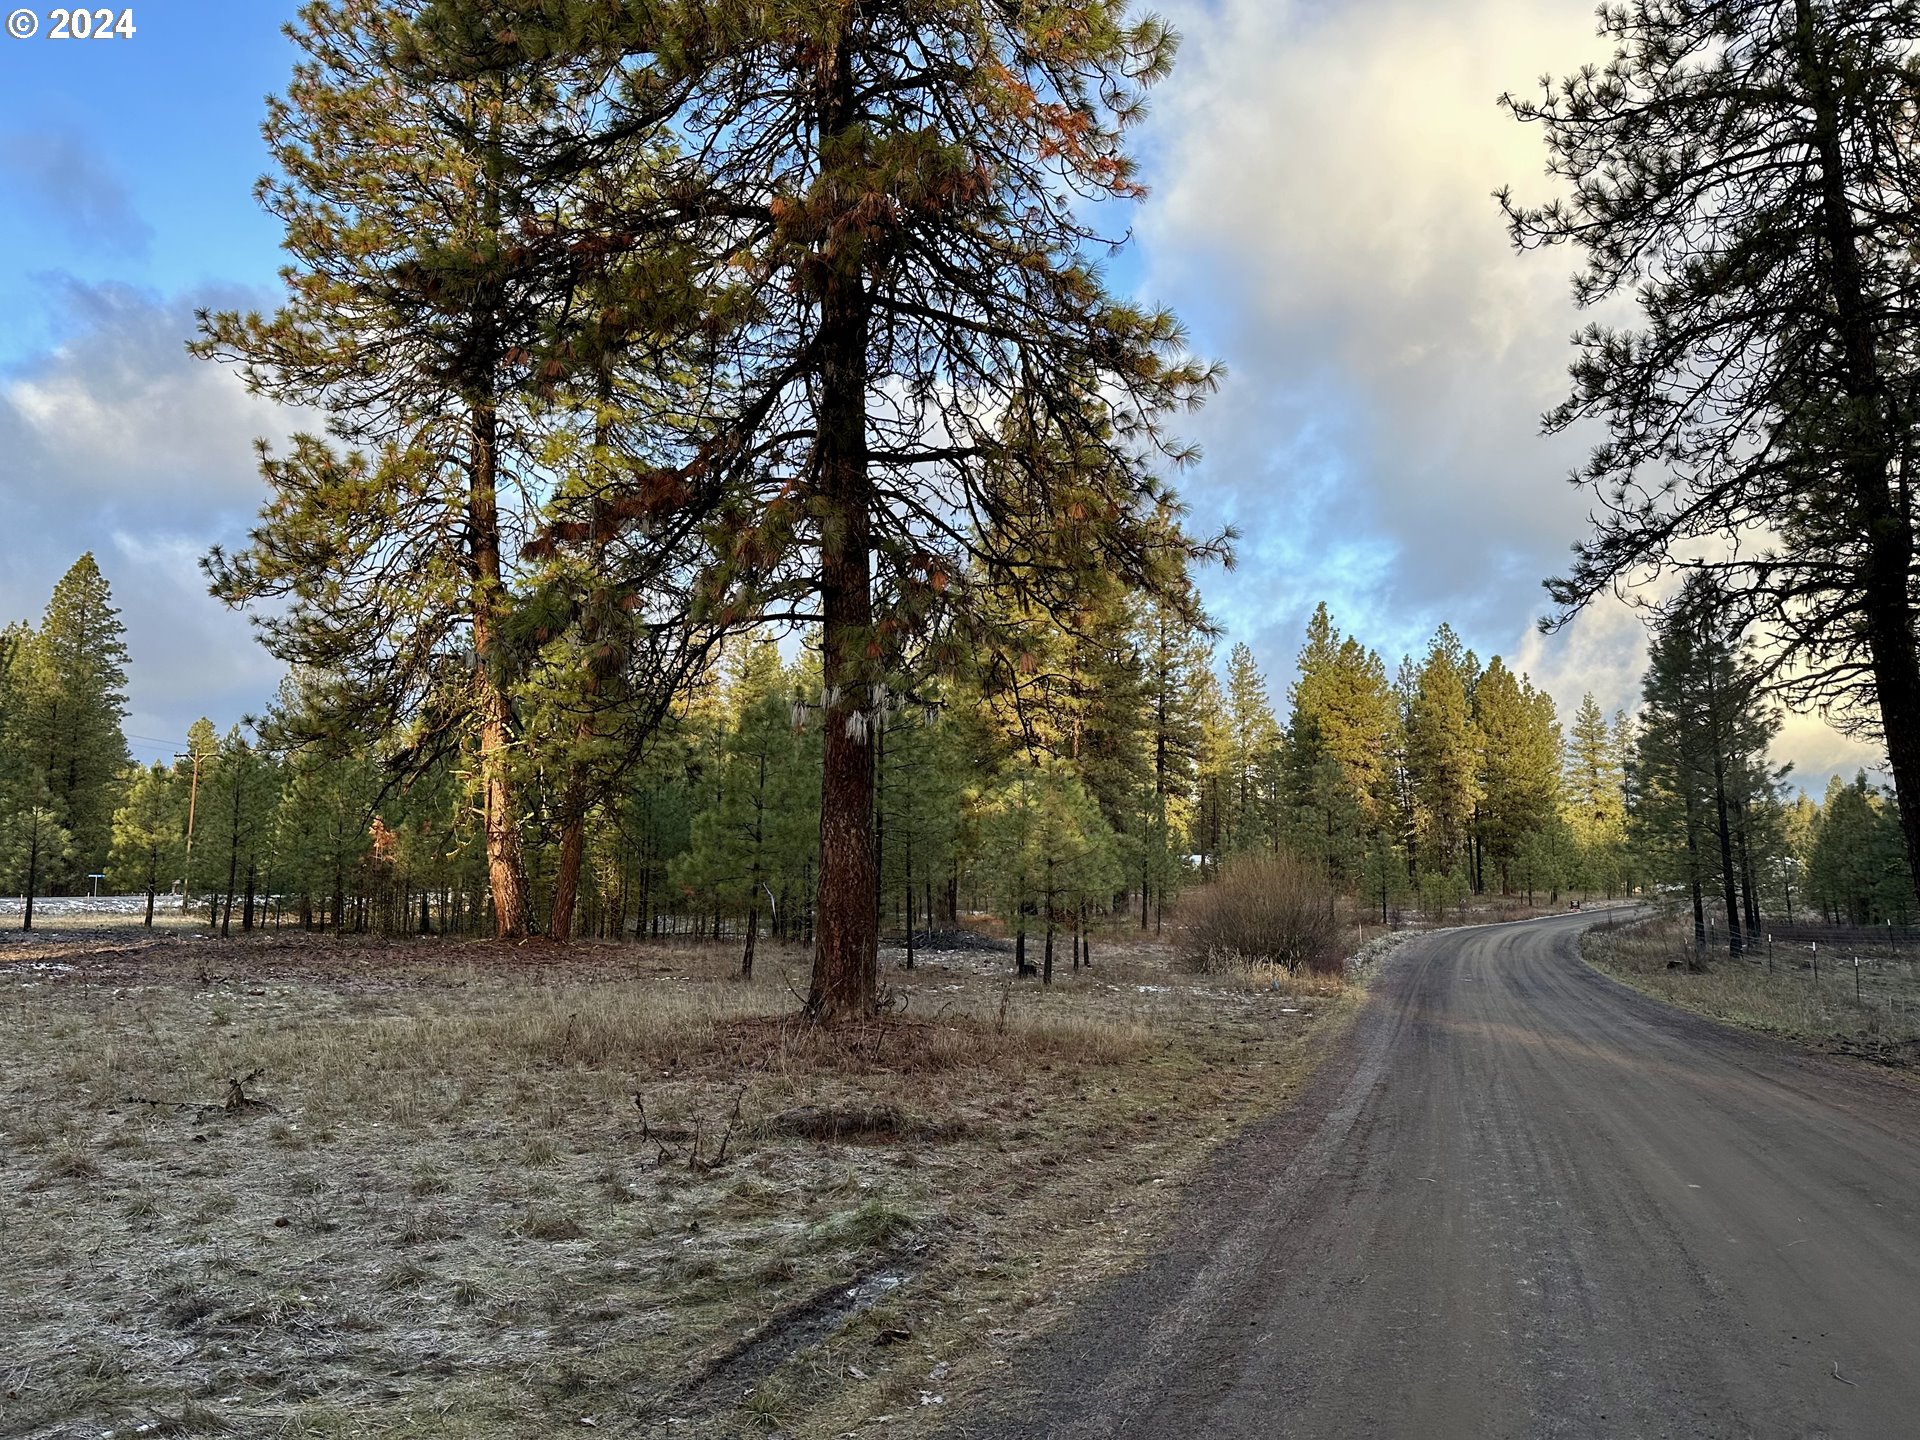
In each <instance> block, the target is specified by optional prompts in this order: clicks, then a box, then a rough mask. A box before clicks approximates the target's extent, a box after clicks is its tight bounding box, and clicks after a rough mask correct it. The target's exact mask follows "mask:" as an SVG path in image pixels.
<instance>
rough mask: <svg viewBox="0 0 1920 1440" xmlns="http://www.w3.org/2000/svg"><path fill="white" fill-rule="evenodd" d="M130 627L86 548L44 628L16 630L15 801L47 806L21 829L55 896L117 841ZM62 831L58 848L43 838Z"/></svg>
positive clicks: (41, 879) (11, 723)
mask: <svg viewBox="0 0 1920 1440" xmlns="http://www.w3.org/2000/svg"><path fill="white" fill-rule="evenodd" d="M124 637H125V632H124V630H123V629H122V627H121V624H120V612H119V611H118V610H116V609H114V607H113V596H112V593H111V591H110V590H109V588H108V586H107V581H106V577H105V576H103V575H102V574H101V573H100V567H99V566H98V565H96V564H95V563H94V559H93V556H92V555H91V554H87V555H82V556H81V557H80V558H79V559H78V560H76V561H75V562H74V563H73V566H72V567H71V568H70V569H69V570H68V571H67V573H66V574H65V575H63V576H62V577H61V578H60V581H59V583H58V584H57V585H55V586H54V588H53V595H52V597H51V598H50V599H49V600H48V602H47V608H46V613H45V614H44V615H43V616H42V618H41V622H40V626H39V628H38V629H37V630H32V631H16V632H15V634H14V641H13V643H14V647H15V654H14V658H13V663H12V664H11V665H10V666H9V667H8V674H9V677H10V679H9V682H8V690H9V694H8V697H7V708H8V715H7V737H6V739H5V742H4V748H5V750H6V751H7V752H8V754H9V755H10V757H11V759H10V761H9V763H8V766H7V768H10V769H11V770H12V771H13V778H12V784H13V787H14V790H15V795H16V805H17V806H18V808H19V809H20V810H22V811H23V812H25V813H27V814H29V815H31V814H34V813H37V812H38V811H39V810H42V809H44V810H45V811H46V812H47V820H48V824H47V825H29V826H28V827H27V829H26V831H24V832H22V833H23V834H24V835H25V837H26V839H25V843H26V844H27V846H28V849H29V850H30V851H32V852H33V858H32V860H31V863H29V864H28V865H27V867H26V872H28V873H30V875H31V879H32V884H33V885H34V886H37V887H39V888H41V889H44V890H46V891H48V892H49V893H52V894H75V893H80V892H82V891H84V890H85V888H86V877H87V876H88V874H90V873H93V872H96V871H99V870H101V869H102V868H104V866H105V864H106V861H107V856H108V853H109V851H110V850H111V849H112V845H113V815H114V811H115V810H116V809H118V808H119V804H120V797H121V795H122V793H123V791H124V788H125V784H126V777H127V772H128V769H129V760H128V755H127V745H126V740H125V739H124V738H123V737H122V735H121V733H120V722H121V720H122V719H123V718H124V717H125V715H126V711H127V701H126V684H127V678H126V666H127V647H126V640H125V638H124ZM56 834H57V835H58V836H59V837H60V839H59V843H58V844H57V845H55V846H53V847H51V848H49V847H48V846H46V845H45V844H39V843H35V842H34V837H35V836H36V835H37V836H39V837H40V839H41V840H44V839H45V838H46V837H48V836H52V835H56Z"/></svg>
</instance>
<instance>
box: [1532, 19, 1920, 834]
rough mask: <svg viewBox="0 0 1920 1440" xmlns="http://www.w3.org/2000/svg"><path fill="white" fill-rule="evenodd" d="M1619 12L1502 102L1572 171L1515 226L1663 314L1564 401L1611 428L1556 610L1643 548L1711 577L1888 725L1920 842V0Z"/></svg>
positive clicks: (1803, 662)
mask: <svg viewBox="0 0 1920 1440" xmlns="http://www.w3.org/2000/svg"><path fill="white" fill-rule="evenodd" d="M1600 23H1601V32H1602V33H1603V34H1604V35H1605V36H1606V37H1607V38H1608V39H1609V40H1611V41H1612V42H1613V44H1614V46H1615V53H1614V57H1613V59H1612V60H1611V61H1610V62H1609V63H1608V64H1606V65H1605V66H1604V67H1599V68H1589V69H1586V70H1583V71H1581V72H1580V73H1578V74H1576V75H1574V76H1572V77H1571V78H1569V79H1568V80H1566V81H1565V82H1563V83H1562V84H1561V85H1559V86H1558V87H1555V86H1554V85H1553V84H1552V83H1551V82H1548V83H1546V85H1545V87H1544V90H1543V94H1542V95H1541V97H1540V98H1539V99H1538V100H1533V101H1525V100H1516V99H1513V98H1512V97H1507V99H1506V101H1505V103H1506V105H1507V107H1508V108H1509V110H1510V111H1511V112H1512V113H1513V114H1514V115H1515V116H1516V117H1517V118H1518V119H1520V120H1522V121H1525V122H1528V123H1532V124H1537V125H1539V126H1540V127H1541V129H1542V130H1543V131H1544V133H1545V138H1546V141H1547V147H1548V152H1549V155H1550V157H1551V158H1550V169H1551V170H1552V171H1553V173H1554V174H1556V175H1557V176H1559V177H1560V178H1562V179H1563V180H1564V181H1566V182H1567V183H1568V185H1569V186H1570V188H1571V195H1570V197H1569V198H1568V199H1564V200H1556V201H1553V202H1551V203H1549V204H1548V205H1546V206H1544V207H1541V208H1537V209H1529V208H1526V207H1521V206H1516V205H1514V204H1513V203H1512V202H1511V200H1510V199H1509V198H1508V197H1507V196H1506V195H1505V194H1504V193H1503V194H1502V196H1501V200H1502V204H1503V205H1504V206H1505V207H1506V211H1507V215H1508V219H1509V221H1510V224H1511V230H1512V235H1513V238H1514V241H1515V243H1516V244H1518V245H1519V246H1521V247H1523V248H1529V247H1535V246H1542V245H1553V244H1571V245H1576V246H1578V247H1580V248H1581V249H1582V250H1583V251H1584V252H1585V262H1584V266H1583V268H1582V269H1581V271H1580V272H1579V274H1578V276H1577V278H1576V281H1575V294H1576V297H1577V298H1578V300H1579V302H1580V303H1581V304H1582V305H1583V306H1595V305H1600V304H1602V303H1605V302H1607V301H1609V300H1611V299H1614V298H1615V297H1622V296H1631V297H1632V298H1633V299H1634V300H1635V301H1636V302H1637V304H1638V306H1639V308H1640V311H1641V314H1642V317H1643V321H1644V323H1643V324H1642V325H1641V326H1640V327H1639V328H1638V329H1622V328H1615V327H1612V326H1607V325H1600V324H1595V325H1592V326H1590V327H1588V328H1587V329H1586V330H1585V331H1584V332H1583V333H1582V334H1581V335H1580V337H1579V339H1578V342H1577V343H1578V345H1579V350H1580V354H1579V358H1578V359H1577V360H1576V362H1575V364H1574V367H1573V394H1572V396H1571V397H1570V398H1569V399H1568V400H1567V402H1566V403H1565V404H1563V405H1562V406H1560V407H1559V408H1558V409H1557V410H1555V411H1554V412H1553V413H1552V414H1551V415H1550V416H1549V417H1548V419H1547V424H1548V427H1549V428H1550V429H1554V430H1564V429H1567V428H1569V427H1572V426H1574V425H1576V424H1579V423H1581V422H1583V421H1585V420H1587V419H1596V420H1599V421H1600V422H1602V423H1603V424H1604V425H1605V427H1606V432H1607V433H1606V439H1605V440H1604V441H1603V442H1602V443H1601V444H1600V445H1599V446H1598V447H1597V448H1596V449H1595V450H1594V452H1593V455H1592V458H1591V459H1590V461H1589V462H1588V464H1587V466H1586V467H1585V469H1584V470H1583V471H1582V472H1581V473H1580V474H1579V475H1578V476H1576V477H1575V478H1576V479H1577V480H1578V481H1579V482H1580V483H1582V484H1585V485H1587V486H1589V487H1591V488H1592V489H1593V490H1594V491H1595V492H1596V494H1597V495H1598V497H1599V511H1598V525H1597V529H1596V531H1595V533H1594V534H1593V536H1592V537H1591V538H1590V539H1589V540H1587V541H1586V542H1584V543H1583V544H1582V545H1581V546H1580V547H1579V549H1578V551H1577V559H1576V562H1575V565H1574V567H1573V570H1572V572H1571V574H1570V575H1568V576H1567V577H1565V578H1564V579H1561V580H1556V581H1554V582H1553V583H1552V585H1551V587H1550V588H1551V590H1552V593H1553V596H1554V599H1555V601H1556V602H1557V603H1558V605H1559V606H1560V607H1561V612H1560V616H1559V619H1560V621H1562V622H1564V621H1565V620H1566V619H1567V618H1568V617H1570V616H1571V615H1572V614H1573V613H1574V612H1576V611H1578V610H1579V609H1580V608H1582V607H1583V606H1585V605H1586V604H1587V603H1588V602H1589V601H1590V600H1592V599H1593V597H1595V596H1596V595H1599V594H1601V593H1603V592H1605V591H1606V590H1608V589H1609V588H1610V587H1612V586H1613V585H1614V583H1615V582H1616V581H1619V580H1622V579H1624V578H1626V577H1628V576H1630V575H1633V574H1635V573H1636V572H1639V571H1641V570H1643V569H1644V568H1645V567H1647V566H1648V565H1649V564H1652V565H1663V566H1674V567H1678V568H1682V569H1691V570H1697V571H1703V572H1706V573H1709V574H1711V575H1713V576H1715V577H1716V580H1717V587H1718V589H1719V591H1720V593H1721V594H1722V596H1723V598H1724V603H1727V604H1729V605H1730V606H1732V607H1733V609H1734V612H1735V617H1736V620H1737V621H1738V622H1739V623H1740V624H1741V625H1742V626H1745V625H1747V624H1753V623H1757V624H1758V625H1759V626H1760V627H1761V629H1762V632H1763V634H1764V637H1765V639H1766V640H1767V641H1768V642H1769V646H1768V648H1769V653H1770V655H1771V657H1772V663H1773V665H1774V666H1775V667H1776V668H1775V670H1774V672H1773V673H1774V674H1775V676H1776V677H1777V678H1779V679H1780V680H1782V681H1783V682H1784V683H1786V685H1787V688H1788V691H1789V693H1790V694H1793V695H1796V696H1798V697H1799V698H1801V699H1804V700H1811V701H1815V702H1819V703H1820V704H1821V705H1822V706H1823V707H1825V706H1828V705H1837V706H1839V707H1841V709H1842V710H1843V711H1850V712H1851V713H1852V714H1854V715H1856V716H1858V717H1859V718H1861V719H1862V720H1863V721H1867V722H1870V723H1871V724H1872V726H1873V728H1875V729H1876V730H1877V731H1878V733H1879V734H1880V736H1881V738H1882V739H1883V740H1884V741H1885V744H1886V747H1887V755H1888V760H1889V764H1890V767H1891V769H1892V773H1893V777H1894V783H1895V788H1896V790H1897V792H1898V795H1899V802H1900V813H1901V819H1902V825H1903V828H1904V832H1905V836H1906V842H1907V850H1908V854H1909V855H1910V856H1914V855H1920V639H1916V635H1917V634H1920V629H1917V627H1916V610H1915V598H1914V597H1915V593H1916V591H1915V584H1914V579H1915V577H1914V556H1915V549H1914V546H1915V540H1914V527H1915V523H1916V518H1920V517H1916V514H1915V511H1914V508H1913V507H1914V501H1913V498H1912V487H1911V486H1910V485H1909V484H1908V483H1907V481H1906V478H1905V476H1906V469H1907V463H1908V462H1907V457H1908V456H1910V455H1911V454H1912V453H1913V449H1914V444H1915V439H1916V425H1917V424H1920V410H1917V409H1916V406H1915V402H1914V395H1915V393H1916V390H1915V385H1914V380H1915V375H1916V370H1915V363H1914V356H1915V353H1916V346H1915V334H1916V328H1917V327H1920V310H1916V308H1915V307H1914V305H1913V304H1912V298H1911V297H1912V294H1913V287H1914V260H1913V256H1914V251H1913V244H1912V216H1913V199H1914V196H1915V194H1916V193H1920V168H1917V167H1920V149H1917V148H1916V147H1915V146H1914V145H1913V143H1912V137H1911V134H1910V127H1909V125H1908V122H1907V119H1906V117H1907V116H1908V115H1910V114H1911V112H1912V110H1913V107H1914V104H1915V101H1916V96H1917V95H1920V72H1916V69H1915V67H1914V63H1913V61H1914V53H1915V49H1914V47H1915V36H1916V35H1920V4H1916V3H1914V0H1625V3H1619V4H1609V5H1607V6H1604V7H1603V8H1602V9H1601V11H1600ZM1756 537H1758V538H1756ZM1703 541H1705V542H1717V543H1708V544H1705V545H1702V543H1701V542H1703Z"/></svg>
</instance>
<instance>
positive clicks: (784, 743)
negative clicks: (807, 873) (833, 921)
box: [671, 640, 819, 979]
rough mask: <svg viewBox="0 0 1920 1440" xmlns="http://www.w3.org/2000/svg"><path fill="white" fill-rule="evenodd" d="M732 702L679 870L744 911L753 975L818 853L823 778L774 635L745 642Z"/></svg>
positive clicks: (681, 879) (730, 685) (735, 668)
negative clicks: (771, 921) (764, 944)
mask: <svg viewBox="0 0 1920 1440" xmlns="http://www.w3.org/2000/svg"><path fill="white" fill-rule="evenodd" d="M726 709H727V711H728V712H729V713H728V716H727V719H726V721H725V722H724V724H723V726H722V728H721V729H720V730H719V731H718V733H717V735H716V737H715V738H716V741H717V743H716V746H715V749H714V753H713V759H712V762H711V764H710V765H709V767H708V772H707V775H706V781H707V787H708V788H707V793H708V794H709V795H710V796H711V797H712V798H711V802H710V803H709V804H708V805H706V806H704V807H703V808H702V809H700V810H699V811H697V812H696V813H695V815H694V816H693V820H692V830H691V835H690V844H689V847H688V849H687V851H686V853H685V854H684V855H683V856H681V857H680V860H679V862H678V863H677V864H676V865H675V866H674V867H673V870H672V872H671V873H672V877H673V878H674V879H675V880H676V881H677V882H678V883H681V884H684V885H687V886H689V887H691V888H692V889H694V890H696V891H699V892H700V893H703V894H706V895H709V896H712V897H713V898H714V900H715V901H716V903H718V904H720V905H722V906H724V907H725V909H726V910H727V911H728V912H729V913H731V914H734V915H739V916H741V917H743V920H744V933H745V943H744V946H743V948H742V951H741V957H740V974H741V976H742V978H744V979H751V978H752V977H753V959H754V953H755V951H756V949H757V948H758V943H759V934H760V921H761V917H762V915H764V914H767V913H768V912H769V911H770V910H771V911H772V912H774V913H776V914H777V912H778V908H779V902H780V898H781V897H782V896H784V895H789V894H791V892H792V890H793V889H794V885H795V882H796V881H797V880H798V879H799V876H800V871H801V867H802V865H803V863H805V862H806V861H807V860H809V859H810V858H811V854H812V846H813V842H814V837H815V834H816V833H817V822H816V817H815V815H814V813H813V794H814V792H815V790H816V788H817V782H818V779H819V776H818V773H817V758H816V757H815V756H812V755H809V753H808V747H807V746H806V745H805V743H804V741H803V738H802V736H801V735H800V734H798V733H796V731H795V729H794V727H793V719H792V717H793V695H792V689H791V683H790V677H789V676H788V674H787V672H786V670H785V667H783V666H782V664H781V662H780V652H779V650H778V648H777V647H776V646H774V644H773V643H772V642H771V641H768V640H756V641H748V642H746V643H744V644H742V645H739V646H737V647H736V649H735V654H734V657H733V663H732V673H731V674H730V675H729V676H728V679H727V691H726ZM810 760H811V761H814V763H812V764H810V763H809V761H810Z"/></svg>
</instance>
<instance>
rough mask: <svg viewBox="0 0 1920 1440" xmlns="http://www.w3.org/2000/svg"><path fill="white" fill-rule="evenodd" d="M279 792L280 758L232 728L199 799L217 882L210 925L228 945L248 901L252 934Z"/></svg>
mask: <svg viewBox="0 0 1920 1440" xmlns="http://www.w3.org/2000/svg"><path fill="white" fill-rule="evenodd" d="M279 792H280V775H279V765H278V763H277V760H276V758H275V757H274V756H273V755H272V754H270V753H268V752H267V751H265V750H264V749H262V748H261V747H259V746H256V745H255V744H253V743H252V742H251V741H249V740H248V739H247V738H246V736H245V735H243V734H242V733H241V731H240V727H239V726H238V725H235V726H233V727H232V728H231V729H229V730H228V731H227V733H226V735H225V736H223V737H222V738H221V741H220V748H219V749H218V750H217V751H216V752H215V753H214V756H213V763H212V764H211V765H210V766H207V767H205V769H204V772H203V774H202V777H201V793H200V802H201V806H202V809H201V812H200V822H201V827H202V828H201V838H202V843H203V847H204V848H203V849H202V852H201V853H202V854H204V855H205V856H206V857H207V860H208V863H209V864H210V866H211V867H212V869H213V872H214V882H215V883H214V893H213V904H212V909H211V911H210V912H209V915H208V924H209V925H212V926H216V927H217V928H218V929H219V931H220V935H221V937H222V938H223V939H224V938H226V937H227V936H228V935H230V934H231V933H232V929H233V904H234V901H235V900H236V899H240V898H241V897H243V896H244V900H243V903H242V907H241V913H240V926H241V929H242V930H251V929H252V928H253V923H254V899H255V896H256V895H257V894H258V884H259V871H260V866H261V865H262V863H263V862H264V861H265V859H266V858H267V855H268V853H269V850H270V847H271V846H272V844H273V839H274V827H273V819H274V810H275V807H276V805H277V803H278V800H279Z"/></svg>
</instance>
